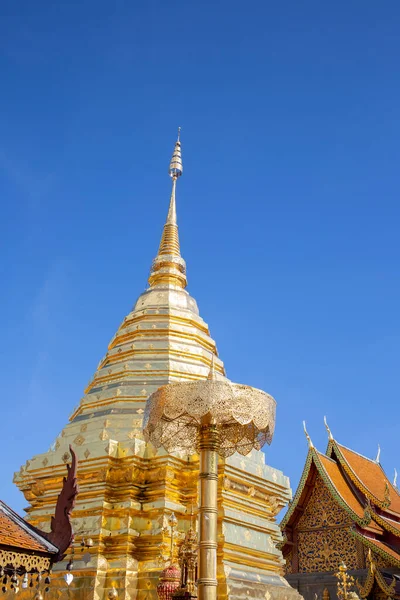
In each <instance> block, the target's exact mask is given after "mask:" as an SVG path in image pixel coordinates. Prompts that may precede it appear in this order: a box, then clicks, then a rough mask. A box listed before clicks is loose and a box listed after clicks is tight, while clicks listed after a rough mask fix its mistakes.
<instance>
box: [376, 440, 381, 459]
mask: <svg viewBox="0 0 400 600" xmlns="http://www.w3.org/2000/svg"><path fill="white" fill-rule="evenodd" d="M380 457H381V447H380V445H379V444H378V452H377V454H376V458H375V462H376V463H379V459H380Z"/></svg>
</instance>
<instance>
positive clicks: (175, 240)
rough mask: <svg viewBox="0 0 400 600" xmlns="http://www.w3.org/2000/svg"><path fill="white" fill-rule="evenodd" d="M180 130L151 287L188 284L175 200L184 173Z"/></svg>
mask: <svg viewBox="0 0 400 600" xmlns="http://www.w3.org/2000/svg"><path fill="white" fill-rule="evenodd" d="M180 132H181V128H180V127H179V129H178V139H177V141H176V142H175V147H174V151H173V154H172V158H171V162H170V163H169V175H170V177H171V178H172V191H171V198H170V201H169V208H168V215H167V220H166V223H165V225H164V229H163V233H162V236H161V242H160V247H159V249H158V254H157V256H156V258H155V259H154V261H153V265H152V268H151V273H150V277H149V284H150V287H154V286H155V285H157V284H162V285H168V284H172V285H174V286H177V287H180V288H185V287H186V285H187V280H186V263H185V261H184V260H183V258H182V257H181V251H180V246H179V235H178V225H177V219H176V200H175V192H176V182H177V180H178V178H179V177H180V176H181V175H182V173H183V166H182V155H181V142H180Z"/></svg>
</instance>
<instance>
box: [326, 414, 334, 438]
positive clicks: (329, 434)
mask: <svg viewBox="0 0 400 600" xmlns="http://www.w3.org/2000/svg"><path fill="white" fill-rule="evenodd" d="M324 424H325V429H326V431H327V432H328V438H329V439H330V440H333V435H332V432H331V430H330V429H329V425H328V421H327V420H326V417H324Z"/></svg>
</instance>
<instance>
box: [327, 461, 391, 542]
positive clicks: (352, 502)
mask: <svg viewBox="0 0 400 600" xmlns="http://www.w3.org/2000/svg"><path fill="white" fill-rule="evenodd" d="M318 458H319V460H320V461H321V463H322V466H323V468H324V469H325V472H326V474H327V475H328V477H329V479H330V480H331V483H332V485H333V486H334V488H335V490H336V492H337V493H338V494H339V496H340V497H341V498H342V500H344V502H345V503H346V504H347V506H348V507H349V508H350V509H351V510H352V511H353V512H354V513H355V514H356V515H357V516H358V517H360V519H363V518H364V506H363V505H362V504H361V502H360V501H359V500H358V498H357V497H356V496H355V495H354V494H353V492H352V490H351V489H350V487H349V485H348V483H347V481H346V479H345V478H344V477H343V475H342V472H341V470H340V469H339V467H338V465H337V464H336V463H335V462H334V461H333V460H331V459H330V458H327V457H326V456H325V455H324V454H320V453H319V452H318ZM366 528H368V529H371V530H374V531H375V532H376V533H383V529H382V528H381V527H379V525H377V523H374V521H371V522H370V523H369V524H368V525H367V526H366Z"/></svg>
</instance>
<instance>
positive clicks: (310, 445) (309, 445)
mask: <svg viewBox="0 0 400 600" xmlns="http://www.w3.org/2000/svg"><path fill="white" fill-rule="evenodd" d="M303 429H304V433H305V434H306V438H307V442H308V447H309V448H314V444H313V443H312V441H311V438H310V436H309V434H308V431H307V427H306V422H305V421H303Z"/></svg>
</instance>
